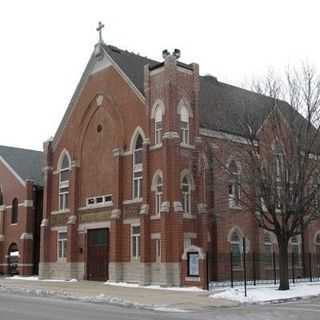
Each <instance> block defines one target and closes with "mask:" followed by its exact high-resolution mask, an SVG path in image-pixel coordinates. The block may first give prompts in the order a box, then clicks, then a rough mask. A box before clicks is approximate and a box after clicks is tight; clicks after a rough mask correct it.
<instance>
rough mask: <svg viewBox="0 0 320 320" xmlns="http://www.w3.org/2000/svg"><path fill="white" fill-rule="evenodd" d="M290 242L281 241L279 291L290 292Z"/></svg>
mask: <svg viewBox="0 0 320 320" xmlns="http://www.w3.org/2000/svg"><path fill="white" fill-rule="evenodd" d="M288 262H289V255H288V241H286V240H281V241H279V268H280V286H279V290H289V270H288Z"/></svg>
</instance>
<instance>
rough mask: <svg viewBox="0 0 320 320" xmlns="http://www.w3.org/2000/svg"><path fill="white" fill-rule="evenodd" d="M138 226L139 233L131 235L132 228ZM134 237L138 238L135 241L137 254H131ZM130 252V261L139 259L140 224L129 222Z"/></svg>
mask: <svg viewBox="0 0 320 320" xmlns="http://www.w3.org/2000/svg"><path fill="white" fill-rule="evenodd" d="M134 227H139V228H140V229H139V235H133V228H134ZM134 237H136V238H138V239H139V241H138V243H137V242H136V248H135V249H136V252H139V255H138V256H134V255H133V238H134ZM130 252H131V260H132V261H140V257H141V226H140V224H131V227H130Z"/></svg>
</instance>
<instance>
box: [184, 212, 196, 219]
mask: <svg viewBox="0 0 320 320" xmlns="http://www.w3.org/2000/svg"><path fill="white" fill-rule="evenodd" d="M183 218H184V219H195V218H196V217H195V216H193V215H192V214H189V213H184V214H183Z"/></svg>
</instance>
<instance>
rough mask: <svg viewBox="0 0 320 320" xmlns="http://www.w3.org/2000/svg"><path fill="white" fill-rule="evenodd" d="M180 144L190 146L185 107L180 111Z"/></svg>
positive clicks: (187, 115) (187, 116)
mask: <svg viewBox="0 0 320 320" xmlns="http://www.w3.org/2000/svg"><path fill="white" fill-rule="evenodd" d="M180 128H181V143H182V144H190V132H189V131H190V130H189V111H188V109H187V108H186V107H185V106H182V107H181V110H180Z"/></svg>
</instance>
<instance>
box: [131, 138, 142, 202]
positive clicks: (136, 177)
mask: <svg viewBox="0 0 320 320" xmlns="http://www.w3.org/2000/svg"><path fill="white" fill-rule="evenodd" d="M142 162H143V138H142V136H141V135H140V134H138V136H137V138H136V142H135V144H134V150H133V192H132V194H133V199H141V198H142V178H143V165H142Z"/></svg>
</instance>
